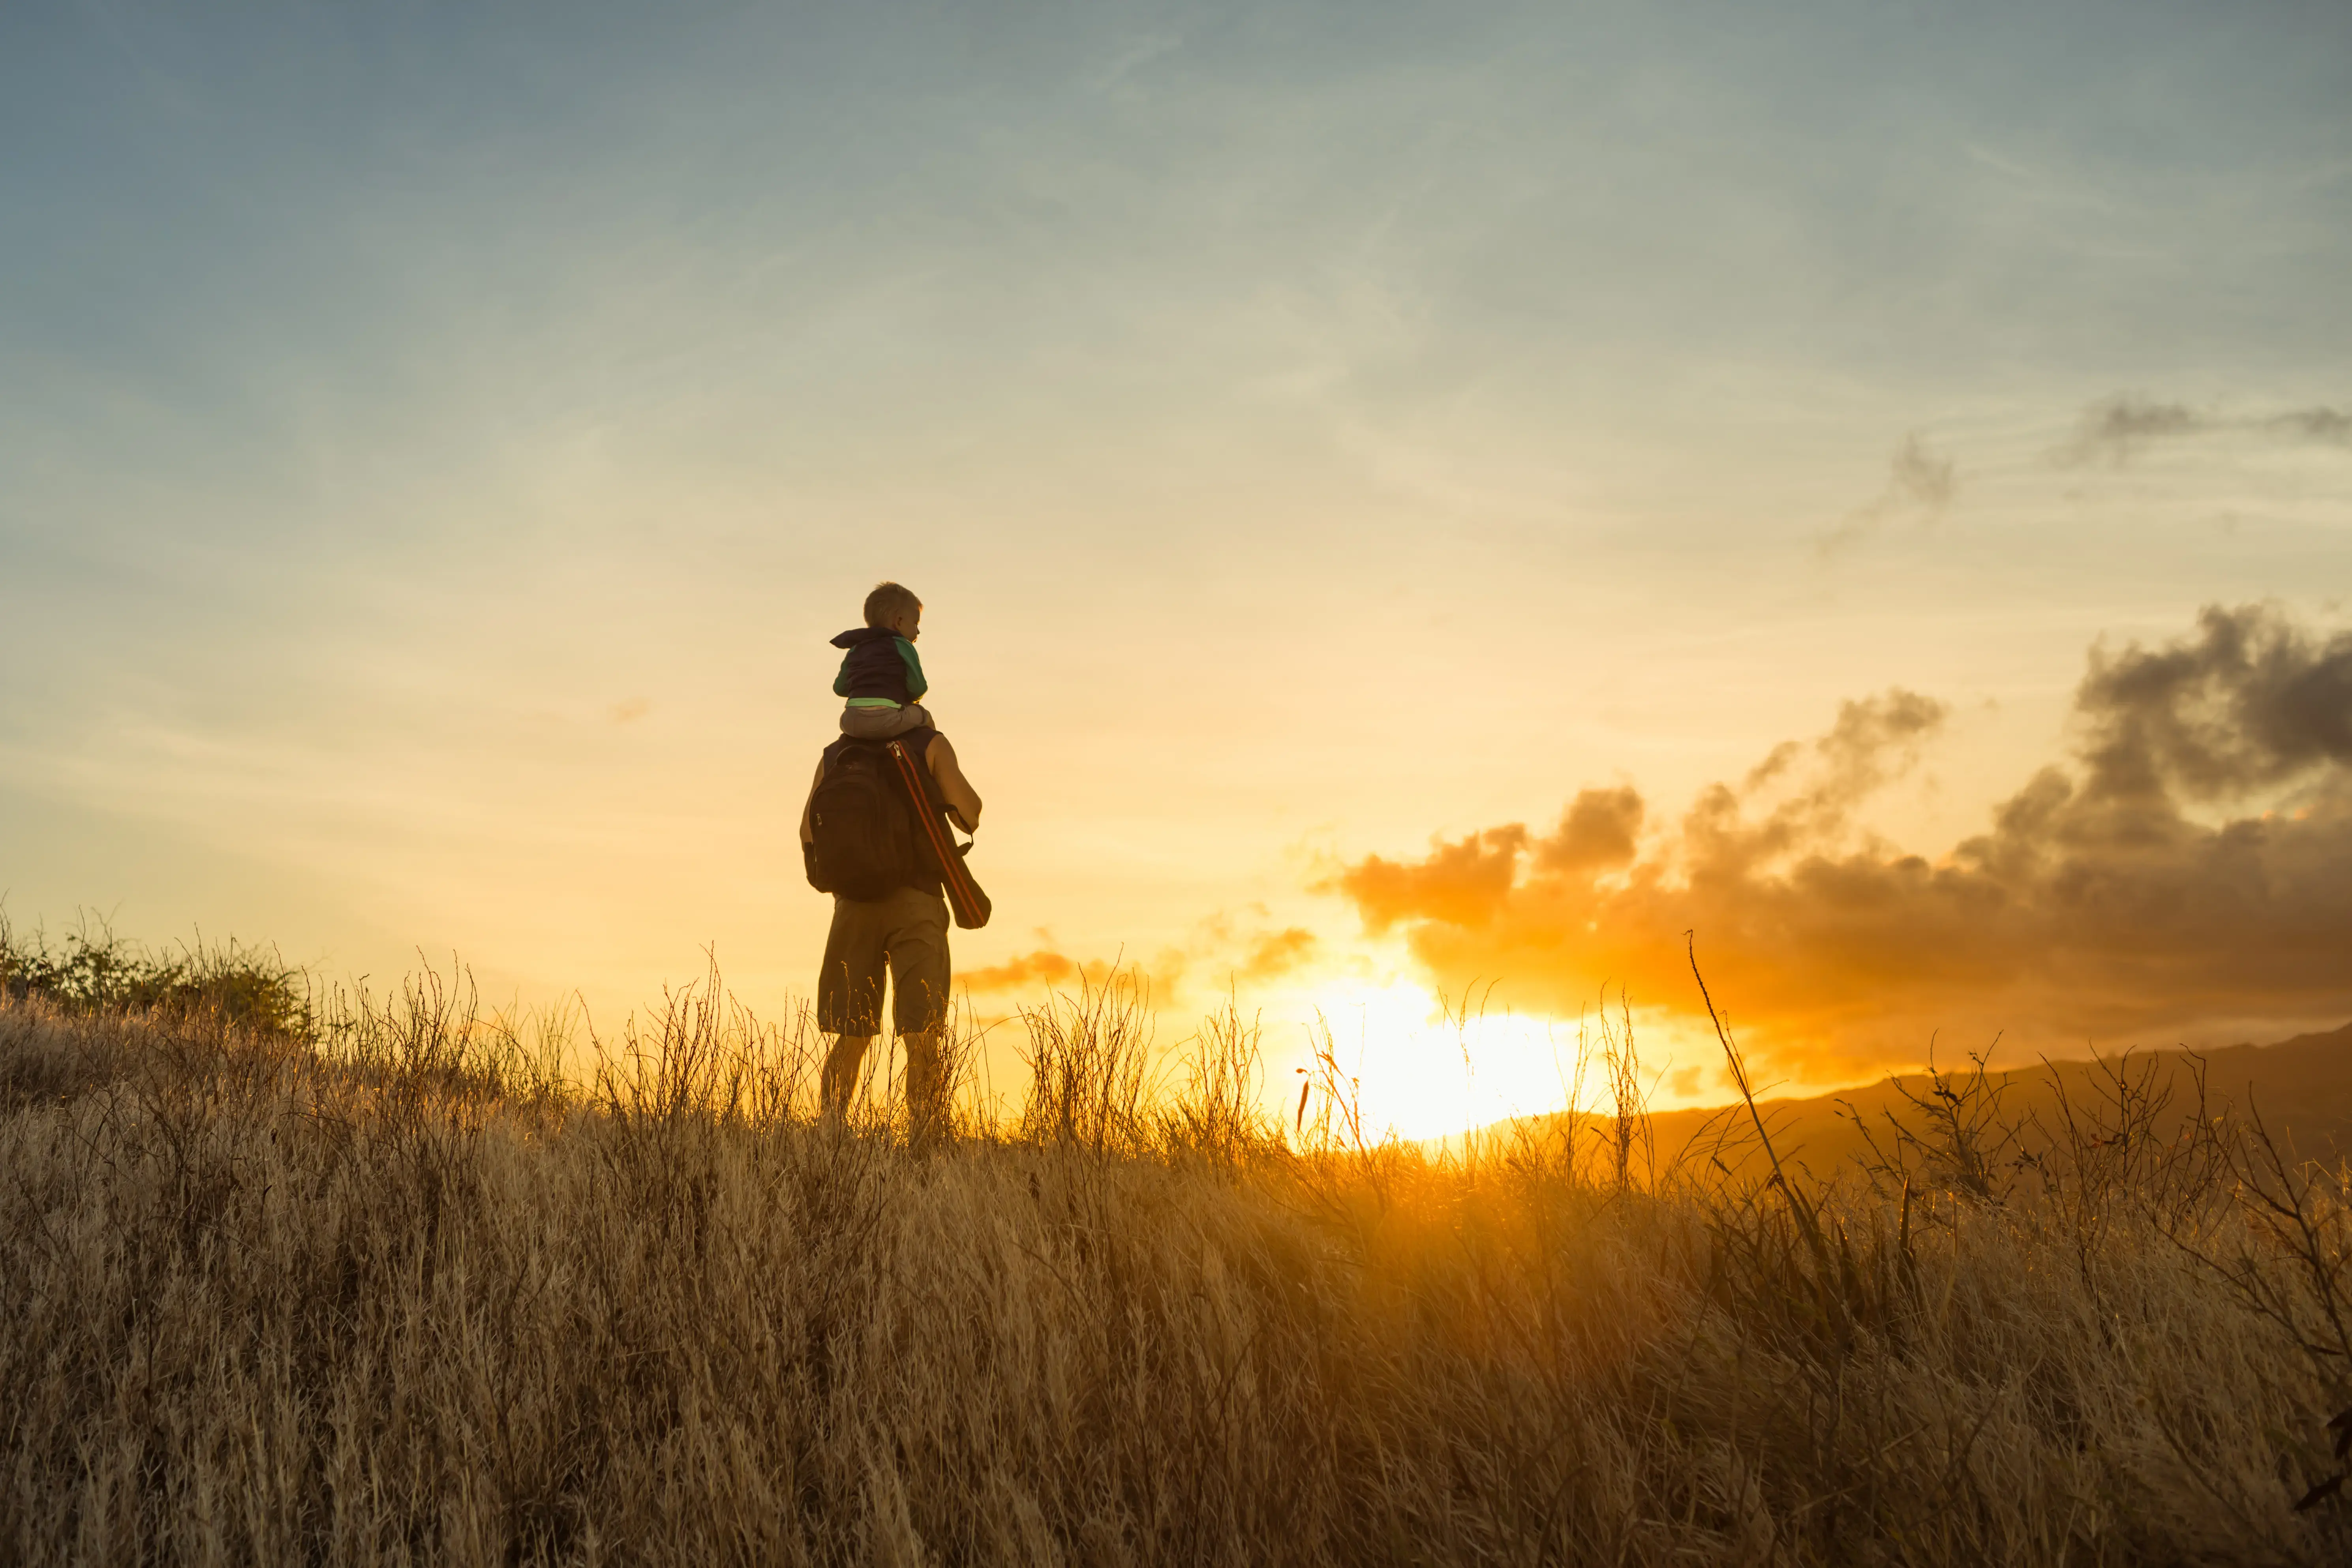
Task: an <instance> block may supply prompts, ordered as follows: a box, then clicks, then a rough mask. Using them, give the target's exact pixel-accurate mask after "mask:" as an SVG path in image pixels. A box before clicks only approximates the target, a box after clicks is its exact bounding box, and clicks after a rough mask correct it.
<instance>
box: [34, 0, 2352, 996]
mask: <svg viewBox="0 0 2352 1568" xmlns="http://www.w3.org/2000/svg"><path fill="white" fill-rule="evenodd" d="M0 145H5V147H6V148H7V149H8V150H9V151H8V153H6V155H5V157H0V611H5V614H0V657H5V662H6V668H7V669H8V671H9V678H8V679H7V680H6V681H5V684H0V886H5V887H6V888H7V889H9V893H8V901H7V905H6V908H7V910H8V911H9V912H10V914H11V915H12V916H13V917H14V918H15V919H16V921H19V922H20V923H26V922H29V921H33V920H35V919H47V920H48V921H50V922H51V923H52V925H54V924H55V923H56V922H57V921H58V919H59V918H60V917H62V916H64V915H66V914H68V913H69V911H70V910H72V908H73V907H74V906H75V905H76V904H77V903H83V904H89V905H93V906H95V907H98V908H100V909H110V910H116V911H117V913H118V918H119V919H120V920H121V922H122V923H123V924H124V925H125V926H126V927H129V928H131V929H132V930H135V931H141V932H143V933H147V934H151V935H169V934H173V933H176V932H179V931H185V930H187V929H188V928H190V927H191V926H193V925H194V924H195V923H196V922H199V921H201V922H203V924H204V925H205V929H206V930H207V931H212V932H215V933H216V934H218V933H226V932H227V931H235V932H236V933H237V934H240V935H253V936H263V935H267V936H274V937H276V938H277V939H278V940H279V941H280V942H283V943H285V944H286V945H287V947H288V948H289V951H290V952H293V953H294V954H295V955H296V956H299V957H305V958H310V957H317V958H322V959H325V960H327V961H328V962H329V963H332V964H337V965H341V966H345V967H352V968H368V969H373V970H375V971H376V972H378V973H382V972H383V970H384V969H385V968H386V967H387V966H389V965H395V964H397V963H399V962H401V955H402V954H403V952H405V951H406V949H407V947H408V945H409V944H411V943H419V944H423V945H425V947H427V948H430V949H436V950H440V949H446V948H448V947H451V946H456V947H458V948H461V949H462V950H463V951H464V952H466V953H467V955H469V956H470V957H472V958H474V959H476V960H477V961H478V962H479V963H482V964H483V965H484V966H485V967H486V968H487V969H488V970H489V971H490V972H491V973H495V974H498V975H500V976H504V977H508V978H509V979H510V980H511V981H513V982H514V983H517V984H524V985H526V986H528V987H536V988H542V989H543V988H545V987H549V986H554V985H568V984H579V985H582V986H583V987H585V988H586V989H587V990H588V991H589V993H590V994H591V995H592V997H594V998H598V999H604V1000H608V1001H609V1000H610V999H614V998H630V997H636V996H642V995H644V994H647V993H648V992H649V991H650V990H651V989H652V988H653V986H654V985H655V984H656V983H657V982H658V980H659V978H660V977H662V976H664V975H678V974H683V973H688V971H690V970H691V969H693V968H694V966H695V965H696V963H698V948H699V947H700V946H701V945H702V944H703V943H705V942H717V943H718V944H719V956H720V958H721V960H722V962H725V963H728V965H729V967H730V971H731V972H732V973H734V975H735V976H736V977H737V978H738V979H739V980H740V981H741V982H743V984H745V985H746V987H747V990H748V991H750V992H751V993H752V994H754V996H755V999H759V1000H763V1001H772V1000H774V999H775V998H777V997H780V996H781V994H782V992H783V991H784V990H785V989H786V988H788V987H792V988H798V987H801V986H803V984H804V982H803V978H802V977H803V973H804V972H805V971H806V970H807V969H808V967H809V966H810V964H811V963H813V961H814V955H815V951H816V950H815V943H816V942H817V941H818V938H819V933H821V931H822V929H823V920H824V909H823V903H822V900H818V899H817V898H816V897H815V896H814V895H813V894H810V893H808V892H807V890H806V889H805V888H804V887H803V886H802V885H801V883H800V873H799V867H798V865H797V857H796V856H795V855H794V854H793V852H792V850H791V847H790V837H791V819H792V817H793V815H794V814H795V812H796V808H797V805H798V800H799V795H800V792H801V790H802V788H803V785H804V783H805V777H806V773H807V768H808V765H809V760H810V758H811V755H812V754H813V752H814V749H815V747H816V746H817V745H818V744H819V743H820V742H821V741H822V739H823V737H824V733H825V731H826V730H827V728H828V726H829V725H830V723H831V718H830V709H831V706H832V700H831V699H830V696H829V693H828V692H827V689H826V688H827V683H828V680H829V677H830V672H831V663H832V660H833V658H835V655H834V654H833V653H832V651H831V650H830V649H828V648H827V647H825V639H826V638H827V637H830V636H831V634H832V633H834V632H835V631H837V630H839V629H841V628H842V627H844V626H848V625H851V624H853V623H854V621H855V620H856V604H857V600H858V598H859V596H860V595H862V593H863V591H864V589H865V588H866V586H868V585H869V584H871V583H872V582H873V581H874V580H875V579H876V578H877V577H880V576H884V575H889V576H894V577H900V578H903V579H905V580H907V581H908V582H909V583H910V584H913V585H914V586H915V587H916V588H917V590H918V591H919V593H921V594H922V595H924V597H925V599H926V600H927V602H928V603H929V606H930V609H929V616H928V617H927V622H926V632H927V635H926V639H925V643H924V647H925V652H926V656H927V659H928V661H929V663H930V664H931V666H932V668H933V669H934V679H935V681H936V683H937V685H938V688H939V702H938V709H939V711H940V718H941V723H942V727H943V728H944V729H945V730H946V731H947V732H948V733H950V735H951V736H953V737H954V738H955V739H956V741H957V742H958V744H959V746H960V747H961V749H962V751H963V752H964V754H965V756H966V759H967V761H968V763H970V765H971V769H972V771H973V773H974V776H975V778H976V779H977V780H978V782H979V783H980V784H981V787H982V790H983V792H984V793H986V794H987V795H989V797H990V801H991V813H992V821H991V823H990V825H989V828H988V829H987V830H986V831H985V832H984V833H983V844H984V849H983V852H982V863H983V864H984V866H985V868H986V874H987V875H988V877H989V878H990V879H991V883H992V890H993V891H995V892H996V894H997V898H998V903H999V907H1000V909H1001V910H1004V911H1005V918H1004V919H1003V921H1002V924H1001V927H1000V928H998V929H992V930H991V931H989V932H987V933H984V934H982V935H979V936H976V937H974V938H971V939H968V940H967V941H966V942H965V944H964V946H963V948H962V949H961V950H960V951H961V954H962V955H964V956H967V957H969V958H970V959H971V962H973V963H982V962H993V961H996V960H999V959H1002V958H1003V957H1004V956H1006V955H1008V954H1010V953H1012V952H1015V951H1025V950H1028V949H1030V948H1033V947H1036V946H1038V945H1039V944H1040V943H1041V942H1045V939H1044V938H1041V937H1039V936H1038V935H1037V934H1036V932H1037V930H1038V928H1045V929H1046V930H1048V931H1050V932H1051V933H1052V935H1051V942H1050V943H1048V944H1047V945H1053V946H1055V948H1056V950H1057V951H1058V950H1060V949H1067V950H1069V951H1072V952H1083V953H1088V954H1107V953H1108V952H1115V951H1117V950H1118V949H1119V948H1120V947H1121V946H1122V945H1124V947H1125V948H1126V950H1127V952H1129V955H1130V956H1134V955H1139V954H1145V953H1150V952H1155V951H1159V950H1161V949H1181V950H1183V951H1185V952H1191V953H1192V955H1193V959H1194V962H1195V963H1196V966H1212V967H1213V964H1214V963H1217V962H1219V961H1220V960H1219V957H1218V944H1219V943H1220V942H1226V941H1228V939H1229V938H1230V940H1231V941H1234V942H1244V941H1245V940H1247V938H1248V935H1249V933H1250V932H1253V931H1259V930H1261V929H1274V928H1278V927H1284V926H1286V925H1288V924H1291V923H1304V924H1306V925H1307V926H1308V927H1310V928H1312V929H1314V930H1315V931H1317V932H1318V940H1319V941H1320V942H1321V943H1322V947H1321V951H1322V952H1325V953H1326V954H1327V966H1326V968H1325V969H1323V970H1318V971H1316V973H1317V974H1318V975H1325V976H1328V975H1337V974H1339V973H1342V971H1343V970H1344V971H1345V972H1346V973H1353V974H1357V975H1359V976H1361V975H1363V974H1366V973H1370V971H1369V970H1367V969H1366V968H1365V967H1364V966H1365V965H1366V964H1368V963H1376V962H1377V961H1376V958H1375V957H1368V956H1367V954H1368V953H1372V952H1373V951H1374V950H1373V949H1371V948H1368V947H1365V946H1363V944H1362V942H1361V941H1360V933H1358V931H1357V927H1356V924H1355V922H1354V920H1353V916H1352V915H1351V914H1350V913H1349V911H1348V910H1346V909H1345V908H1344V907H1343V906H1342V905H1341V904H1339V903H1338V902H1335V901H1334V900H1333V899H1332V898H1331V897H1330V896H1329V895H1328V893H1321V894H1318V893H1316V892H1313V891H1310V890H1309V889H1311V888H1312V887H1313V886H1314V885H1315V884H1317V882H1318V879H1327V878H1328V865H1329V864H1331V863H1333V862H1334V861H1335V860H1336V859H1338V858H1346V857H1349V856H1356V855H1360V854H1363V853H1366V852H1370V851H1381V852H1394V853H1402V852H1409V851H1414V850H1417V849H1418V848H1419V847H1422V846H1423V845H1424V844H1425V842H1426V840H1427V838H1428V836H1429V835H1430V834H1432V833H1433V832H1449V833H1457V832H1461V831H1464V830H1466V829H1469V828H1472V827H1475V826H1481V825H1483V824H1486V823H1489V822H1493V821H1497V820H1501V819H1504V818H1507V817H1508V818H1519V819H1528V820H1535V819H1549V817H1550V816H1554V815H1556V814H1557V813H1558V811H1559V807H1560V804H1561V803H1562V802H1563V801H1564V800H1566V799H1567V797H1568V796H1569V795H1570V794H1572V793H1573V792H1574V791H1575V790H1576V789H1577V788H1579V787H1580V786H1581V785H1584V784H1596V783H1608V782H1610V781H1612V780H1618V779H1628V780H1633V781H1637V782H1638V783H1639V784H1641V785H1642V787H1643V789H1644V790H1645V791H1647V792H1649V793H1650V794H1651V795H1652V797H1653V798H1654V799H1657V800H1660V801H1674V800H1679V799H1682V798H1685V797H1687V796H1688V795H1690V793H1691V792H1692V791H1694V790H1696V788H1697V787H1698V786H1700V785H1701V784H1704V783H1706V781H1708V780H1711V779H1716V778H1721V777H1731V776H1736V775H1738V773H1741V772H1742V771H1744V770H1745V769H1746V768H1747V767H1748V765H1749V764H1750V763H1753V762H1754V761H1755V760H1756V759H1757V758H1758V757H1759V756H1760V755H1762V754H1763V753H1764V752H1765V751H1767V750H1768V749H1769V747H1770V746H1771V745H1773V744H1774V743H1776V742H1779V741H1781V740H1784V739H1788V738H1790V737H1792V736H1801V735H1807V734H1811V733H1815V732H1817V731H1821V730H1822V729H1824V728H1825V727H1826V726H1827V725H1828V723H1829V722H1830V721H1831V720H1832V718H1833V717H1834V714H1835V712H1836V709H1837V704H1838V703H1839V701H1840V700H1844V699H1847V698H1853V697H1859V696H1863V695H1865V694H1867V693H1869V692H1872V691H1875V690H1877V689H1881V688H1884V687H1886V686H1888V685H1892V684H1896V683H1900V684H1903V685H1906V686H1909V687H1913V688H1916V689H1919V690H1922V691H1925V692H1928V693H1930V694H1932V695H1934V696H1935V697H1937V699H1938V700H1942V701H1946V702H1948V703H1950V704H1951V705H1952V706H1953V711H1954V713H1955V714H1956V715H1957V716H1958V717H1957V718H1956V719H1955V721H1954V723H1955V726H1956V728H1955V730H1954V731H1953V733H1952V735H1951V736H1950V737H1948V740H1947V742H1945V743H1944V746H1943V749H1942V750H1941V751H1939V752H1937V754H1936V756H1935V758H1934V761H1933V767H1932V770H1931V779H1932V784H1931V786H1929V787H1923V788H1920V789H1917V790H1915V791H1913V792H1911V793H1910V794H1908V795H1904V796H1902V797H1901V798H1899V799H1895V800H1890V801H1889V802H1888V803H1886V804H1885V807H1884V817H1883V821H1882V824H1881V825H1882V826H1884V827H1885V830H1886V831H1888V832H1890V833H1892V834H1894V835H1895V837H1897V838H1899V839H1901V840H1903V841H1904V842H1905V843H1906V844H1909V845H1911V846H1912V847H1916V848H1918V849H1920V850H1921V851H1922V852H1924V853H1927V854H1930V855H1932V854H1935V853H1937V852H1940V851H1941V850H1943V849H1944V848H1946V847H1948V846H1949V845H1950V844H1951V843H1952V842H1954V841H1955V840H1956V839H1957V838H1958V837H1961V836H1962V835H1964V834H1966V833H1969V832H1972V831H1975V830H1976V829H1977V827H1979V826H1980V825H1981V820H1982V817H1983V814H1984V811H1985V809H1986V807H1987V805H1989V804H1990V802H1992V801H1993V800H1995V799H1997V798H1999V797H2000V796H2003V795H2006V794H2007V793H2008V792H2009V791H2011V790H2012V789H2013V788H2015V787H2016V786H2017V784H2019V783H2020V782H2021V781H2022V779H2023V778H2024V777H2025V776H2026V775H2028V774H2029V773H2031V772H2032V769H2033V768H2034V767H2036V766H2038V765H2039V764H2040V763H2042V761H2044V760H2047V759H2049V758H2051V757H2053V756H2055V755H2057V754H2058V753H2059V751H2060V748H2061V744H2062V734H2061V730H2062V724H2063V718H2064V714H2065V710H2066V701H2067V694H2068V693H2069V691H2070V690H2071V689H2073V687H2074V682H2075V681H2076V680H2077V679H2078V678H2079V677H2080V676H2081V674H2082V671H2083V668H2084V653H2085V650H2086V648H2088V647H2089V646H2090V645H2091V644H2092V642H2093V641H2094V639H2095V638H2097V637H2102V636H2105V637H2107V638H2108V639H2109V641H2110V644H2111V646H2120V644H2121V643H2122V642H2124V641H2127V640H2129V639H2132V638H2140V639H2143V640H2157V639H2162V638H2166V637H2177V636H2179V635H2183V634H2185V633H2186V632H2187V631H2188V630H2189V626H2190V625H2191V623H2192V620H2193V617H2194V616H2195V612H2196V610H2197V608H2198V606H2200V605H2203V604H2205V603H2208V602H2214V601H2220V602H2227V603H2239V602H2243V601H2248V600H2253V599H2263V598H2273V599H2276V600H2278V601H2279V602H2280V603H2281V604H2282V605H2284V608H2285V609H2286V610H2287V611H2288V612H2290V613H2291V614H2293V615H2294V616H2297V617H2300V618H2301V619H2302V620H2303V621H2305V622H2306V623H2308V624H2309V625H2311V626H2341V625H2342V624H2343V622H2344V613H2343V610H2342V600H2343V598H2344V597H2345V595H2347V591H2352V549H2347V544H2352V438H2347V436H2346V435H2345V433H2344V432H2343V431H2341V430H2340V429H2338V428H2337V427H2336V426H2330V425H2328V424H2326V421H2325V419H2323V418H2319V417H2318V415H2322V414H2326V413H2327V412H2329V411H2332V410H2343V409H2347V408H2352V371H2347V367H2352V287H2347V279H2352V8H2347V7H2346V6H2344V5H2301V6H2296V5H2242V6H2219V5H2202V6H2175V5H2150V4H2144V3H2143V4H2135V5H2120V4H2118V5H2054V6H2053V5H2011V6H2002V5H1969V6H1965V7H1959V6H1926V5H1899V6H1898V5H1716V6H1672V5H1664V6H1662V5H1622V6H1606V5H1558V4H1551V5H1529V6H1523V7H1514V6H1473V5H1447V6H1428V7H1395V6H1381V5H1366V4H1360V3H1351V4H1347V5H1328V6H1318V5H1297V4H1282V5H1259V6H1250V7H1240V8H1230V9H1229V8H1223V7H1210V6H1198V7H1189V6H1175V5H1124V6H1122V5H1084V6H1078V5H1072V6H1011V5H954V6H946V5H942V6H939V7H934V8H921V7H912V6H899V5H857V6H841V7H798V6H737V7H724V8H721V7H710V6H696V5H664V6H646V7H637V8H630V9H622V8H609V7H593V6H589V5H529V6H517V5H506V6H497V5H467V6H446V7H436V6H425V5H331V6H323V5H322V6H314V7H297V6H288V5H273V6H268V7H250V8H245V7H234V6H206V7H186V6H153V7H142V6H138V5H121V4H113V3H106V4H84V5H72V6H48V5H16V6H11V7H8V8H6V10H5V12H0ZM2118 400H2120V401H2118ZM2315 411H2316V412H2315ZM2297 420H2301V421H2302V422H2301V423H2297V422H2296V421H2297ZM1988 704H1990V706H1988ZM1318 867H1321V868H1324V869H1322V870H1318ZM1258 906H1263V907H1262V908H1260V907H1258ZM1219 921H1223V924H1222V925H1221V924H1219V923H1218V922H1219ZM1236 932H1238V933H1240V934H1239V935H1234V934H1233V933H1236ZM1221 933H1223V934H1221ZM1350 942H1355V943H1357V945H1356V946H1354V947H1350V946H1349V943H1350ZM1343 958H1344V963H1343ZM1349 965H1353V966H1354V967H1353V968H1349V967H1348V966H1349ZM1318 983H1319V982H1318Z"/></svg>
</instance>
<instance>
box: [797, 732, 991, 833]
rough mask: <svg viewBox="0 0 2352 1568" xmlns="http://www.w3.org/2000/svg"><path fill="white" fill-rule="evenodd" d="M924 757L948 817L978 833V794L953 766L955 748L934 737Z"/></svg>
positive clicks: (805, 830)
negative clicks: (937, 786)
mask: <svg viewBox="0 0 2352 1568" xmlns="http://www.w3.org/2000/svg"><path fill="white" fill-rule="evenodd" d="M924 754H925V755H927V756H928V757H929V758H930V762H931V777H933V778H934V779H937V780H938V781H939V785H940V799H941V800H942V801H944V802H946V803H947V808H948V815H949V816H951V817H953V818H955V825H956V826H958V827H961V828H962V829H963V830H964V831H965V832H966V833H972V832H976V831H978V830H979V827H980V792H979V791H978V790H976V789H974V788H972V787H971V780H970V779H968V778H966V777H964V776H963V770H962V769H961V768H960V767H958V766H956V754H955V748H954V747H953V746H950V745H949V744H948V740H947V737H946V736H945V735H934V736H933V737H931V743H930V744H929V746H927V747H925V748H924ZM801 831H802V832H803V833H806V832H807V831H808V829H807V828H806V827H803V828H802V829H801Z"/></svg>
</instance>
